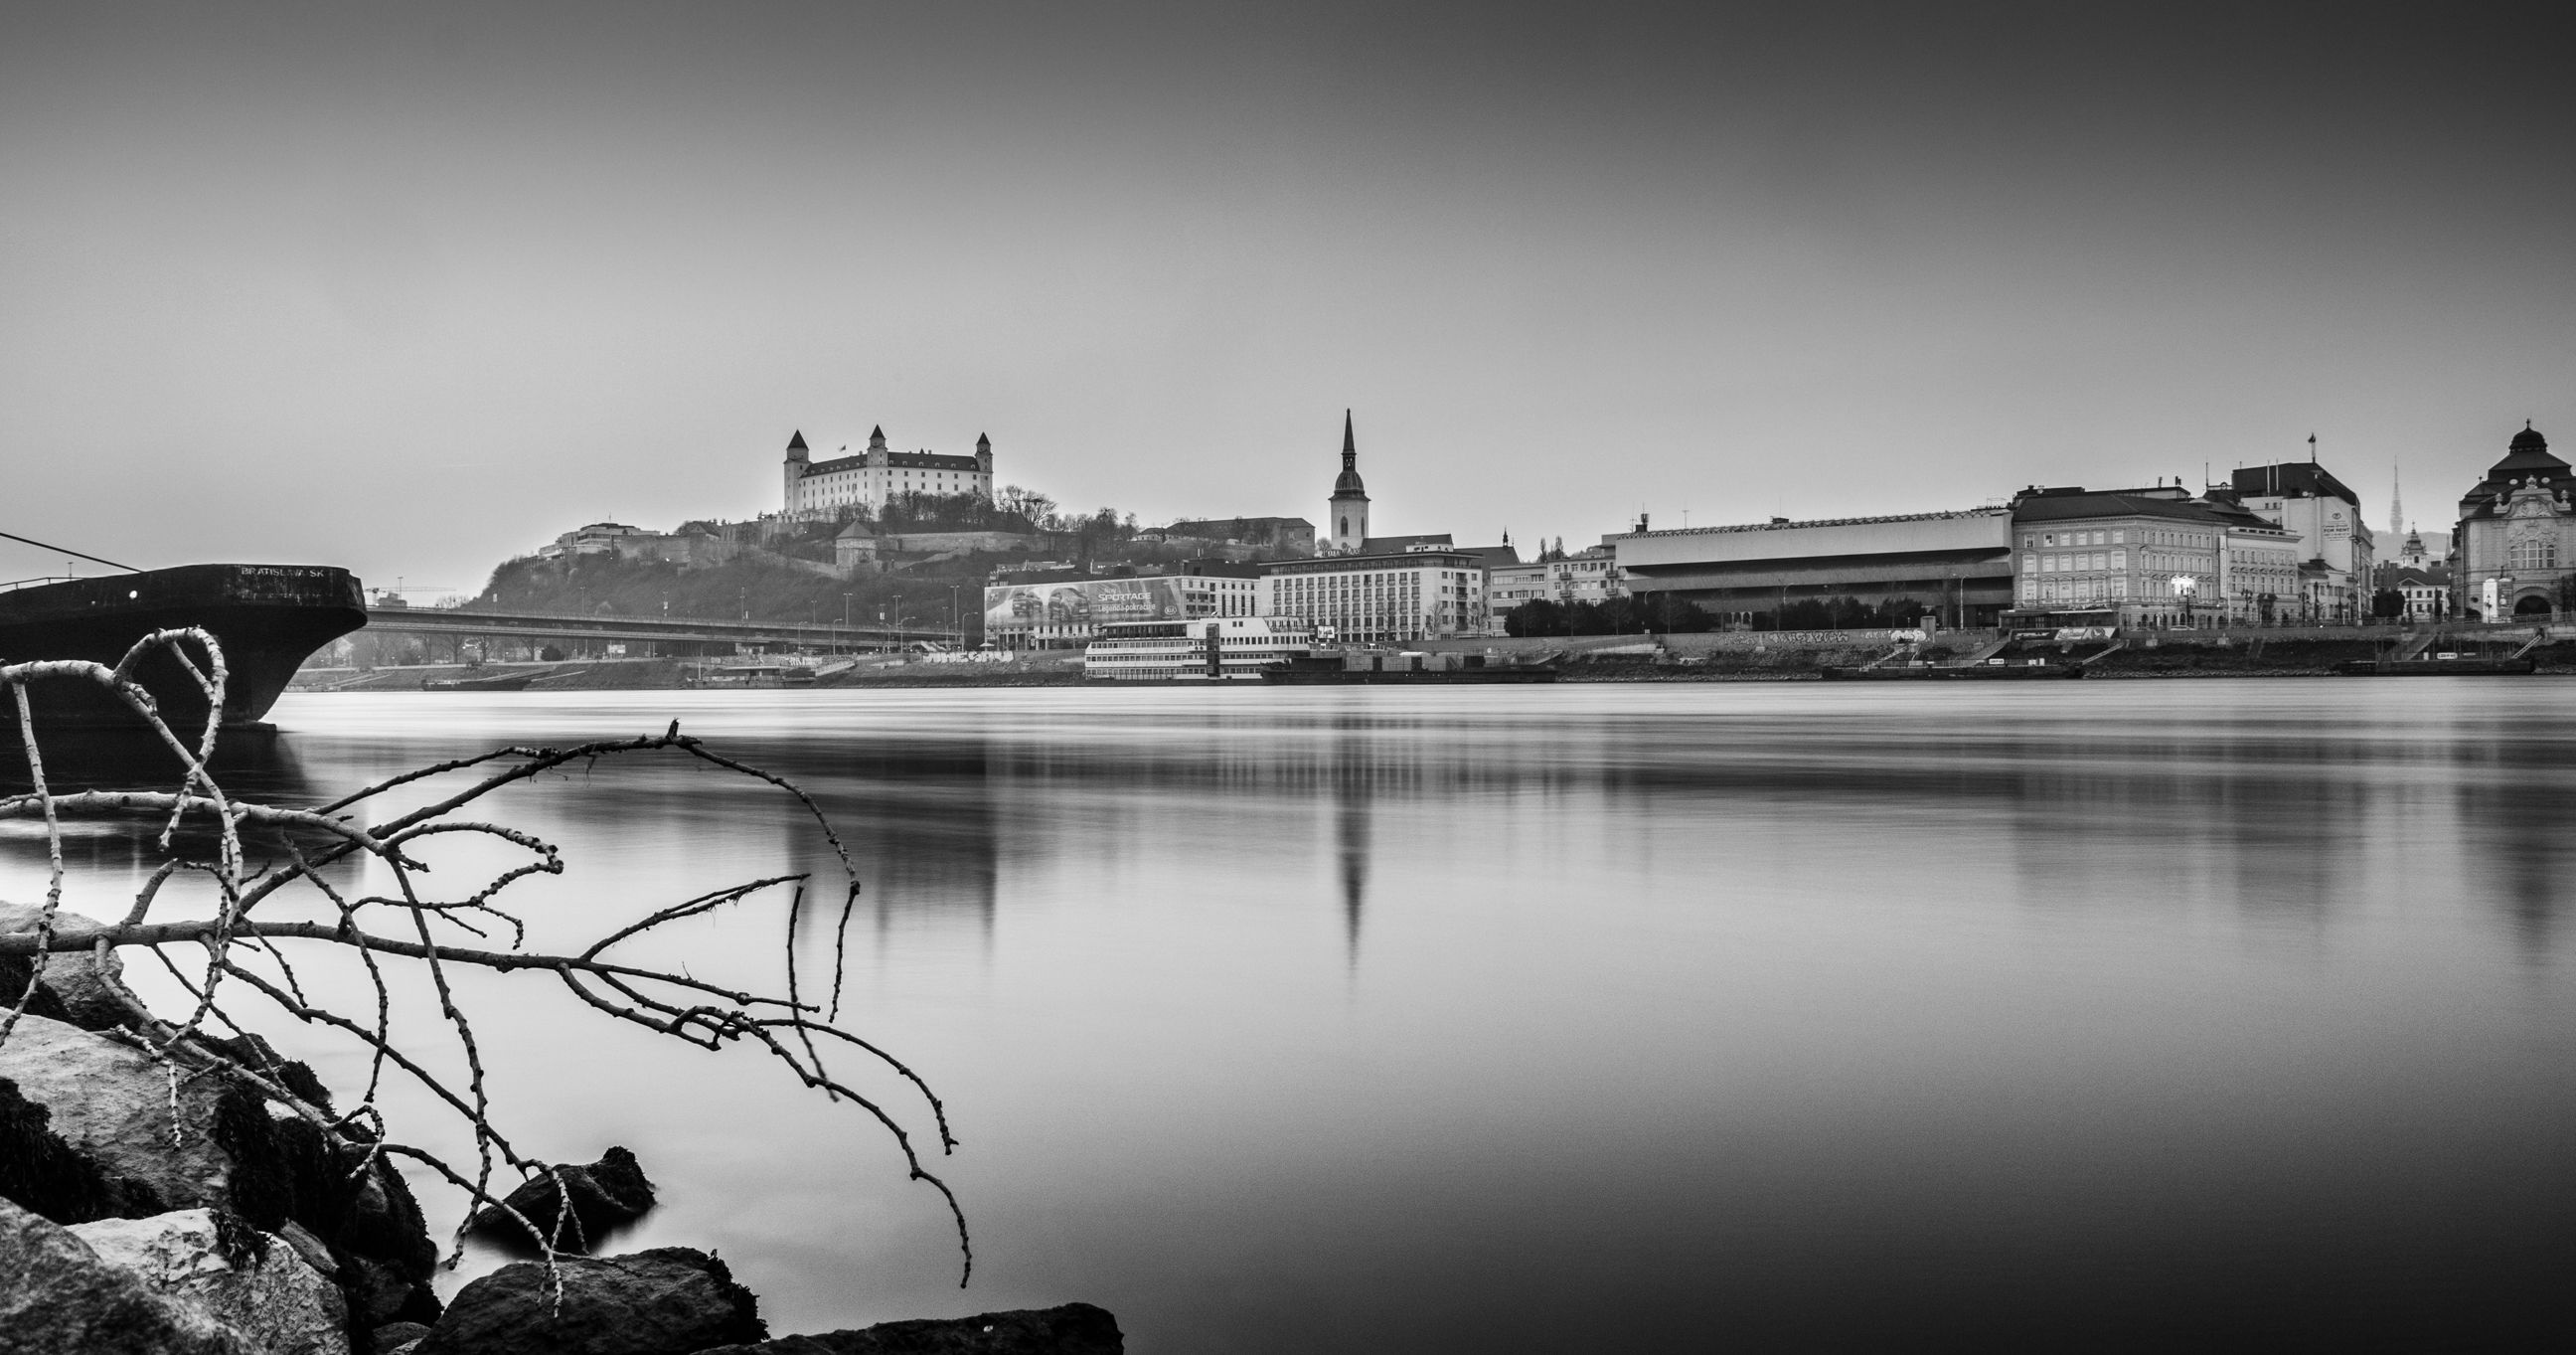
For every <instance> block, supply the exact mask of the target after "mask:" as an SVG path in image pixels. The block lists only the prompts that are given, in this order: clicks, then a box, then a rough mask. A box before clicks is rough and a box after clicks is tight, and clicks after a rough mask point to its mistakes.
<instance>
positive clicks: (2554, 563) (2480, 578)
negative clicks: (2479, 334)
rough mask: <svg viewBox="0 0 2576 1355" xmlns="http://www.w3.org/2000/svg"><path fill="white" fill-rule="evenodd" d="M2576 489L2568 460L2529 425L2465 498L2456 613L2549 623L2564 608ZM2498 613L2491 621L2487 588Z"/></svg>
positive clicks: (2575, 533)
mask: <svg viewBox="0 0 2576 1355" xmlns="http://www.w3.org/2000/svg"><path fill="white" fill-rule="evenodd" d="M2570 489H2576V476H2571V474H2570V472H2569V470H2568V468H2567V463H2566V462H2564V461H2561V460H2559V459H2558V458H2557V457H2555V456H2552V455H2550V453H2549V440H2548V439H2547V438H2544V437H2542V436H2541V435H2540V434H2539V432H2538V431H2536V430H2534V429H2533V428H2532V427H2531V425H2530V424H2528V423H2526V424H2524V425H2523V428H2522V431H2521V432H2519V433H2516V434H2514V435H2513V441H2512V442H2511V443H2509V444H2507V445H2506V448H2505V455H2504V459H2503V460H2502V461H2498V462H2497V463H2495V464H2494V465H2493V466H2490V467H2488V468H2487V474H2486V478H2485V479H2483V480H2480V481H2479V482H2478V483H2477V487H2476V488H2474V489H2471V490H2470V491H2469V492H2468V493H2467V494H2464V495H2462V496H2461V497H2460V526H2459V531H2458V532H2457V533H2456V534H2455V535H2454V536H2453V538H2452V540H2453V542H2454V543H2455V544H2454V549H2455V550H2456V551H2457V552H2458V557H2457V560H2458V563H2457V567H2456V568H2454V569H2453V570H2452V571H2451V576H2452V577H2451V587H2452V590H2453V591H2452V602H2453V604H2454V605H2453V615H2456V616H2472V615H2474V616H2478V617H2481V618H2483V619H2486V620H2504V619H2506V618H2508V617H2516V616H2524V617H2528V616H2538V617H2542V618H2544V619H2545V618H2547V617H2548V615H2549V614H2550V613H2551V612H2554V611H2559V610H2562V609H2565V608H2566V607H2567V604H2568V602H2569V600H2570V598H2569V594H2570V592H2571V591H2576V590H2571V589H2570V588H2569V586H2568V581H2569V578H2570V576H2571V575H2576V504H2571V503H2570V502H2569V499H2568V491H2569V490H2570ZM2490 582H2492V583H2493V584H2494V585H2495V587H2494V608H2495V613H2496V614H2495V615H2494V616H2487V609H2488V584H2489V583H2490Z"/></svg>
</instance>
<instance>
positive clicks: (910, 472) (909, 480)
mask: <svg viewBox="0 0 2576 1355" xmlns="http://www.w3.org/2000/svg"><path fill="white" fill-rule="evenodd" d="M842 450H843V451H848V450H849V449H848V448H846V447H845V448H843V449H842ZM785 478H786V486H785V487H786V500H785V503H784V505H783V509H782V511H783V512H785V514H786V515H787V516H789V517H829V516H832V515H834V514H837V513H839V512H841V511H843V510H844V509H846V508H849V507H851V506H853V505H855V506H859V507H864V508H866V509H867V510H868V511H869V512H871V513H874V512H876V511H878V510H879V509H882V508H884V507H885V506H886V505H887V504H888V503H891V502H893V501H895V500H897V499H900V498H902V497H903V496H904V495H906V494H921V495H929V496H944V495H953V494H972V495H975V496H977V497H978V498H981V499H983V500H985V501H986V502H988V503H989V502H991V501H992V498H993V440H992V439H991V438H988V437H985V436H983V435H981V434H978V435H976V438H975V454H974V455H973V456H943V455H941V454H939V453H937V452H895V451H888V450H887V449H886V437H885V429H884V428H883V427H879V428H877V429H875V430H874V431H872V432H870V433H869V434H868V449H867V450H866V451H865V452H863V453H860V454H859V455H857V456H839V457H834V458H833V459H831V460H829V461H816V460H814V459H813V458H812V456H811V455H810V454H809V453H808V451H807V448H806V446H805V434H804V433H803V432H802V431H801V430H800V431H799V432H798V433H797V434H796V436H794V437H793V438H790V439H788V442H787V463H786V467H785Z"/></svg>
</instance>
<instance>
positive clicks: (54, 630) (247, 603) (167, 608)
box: [0, 564, 367, 729]
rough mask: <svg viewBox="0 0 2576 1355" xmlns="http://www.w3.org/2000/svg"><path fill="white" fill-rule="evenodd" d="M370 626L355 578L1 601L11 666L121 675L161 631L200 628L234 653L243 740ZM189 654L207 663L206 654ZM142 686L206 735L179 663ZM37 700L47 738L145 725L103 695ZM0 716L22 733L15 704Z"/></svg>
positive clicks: (145, 574) (287, 577)
mask: <svg viewBox="0 0 2576 1355" xmlns="http://www.w3.org/2000/svg"><path fill="white" fill-rule="evenodd" d="M365 624H367V611H366V599H365V595H364V594H363V593H362V592H361V591H360V589H359V586H358V580H357V578H356V577H355V576H354V575H352V574H350V573H349V571H347V570H345V569H335V568H332V567H330V566H327V565H234V564H225V565H182V566H179V567H178V568H175V569H151V570H143V571H140V572H137V573H133V574H120V575H110V576H105V577H101V578H96V579H76V580H73V581H71V582H69V583H58V584H49V585H46V586H43V587H39V588H22V589H19V590H17V591H15V592H9V593H0V662H7V663H24V662H29V661H33V660H43V659H87V660H89V661H91V662H93V663H101V664H108V665H114V664H115V663H116V662H117V661H118V660H119V659H122V658H124V657H125V654H126V651H127V650H129V649H131V648H133V646H134V642H135V641H137V640H140V639H142V638H143V637H144V636H146V635H149V634H151V633H152V632H154V631H156V630H176V629H181V628H184V627H191V626H193V627H195V628H197V629H199V630H203V631H205V632H207V633H209V634H211V635H213V636H214V637H215V641H216V643H218V644H220V645H222V646H223V651H224V666H225V670H226V680H225V685H224V707H223V710H222V712H221V719H222V722H223V724H224V725H225V726H227V727H235V728H238V727H242V726H248V725H256V724H258V723H259V721H260V720H261V719H262V718H263V717H264V716H266V715H267V714H268V710H269V707H271V706H273V705H275V704H276V703H277V697H278V694H279V693H280V692H283V691H285V690H286V684H287V682H288V681H289V680H291V679H292V678H293V677H294V676H295V670H296V668H297V667H298V666H300V665H301V664H302V663H303V662H304V660H305V659H306V658H307V657H308V656H310V655H311V654H312V653H313V651H315V650H317V649H320V648H321V647H322V646H324V645H326V644H329V643H330V642H331V641H333V640H336V639H338V638H339V637H341V636H343V635H346V634H348V633H350V632H351V631H354V630H356V629H358V628H359V627H361V626H364V625H365ZM188 648H189V649H190V651H191V653H192V656H193V657H195V658H196V659H197V661H198V662H199V663H200V664H203V663H204V662H205V655H204V654H203V653H202V651H200V650H199V649H198V647H197V646H195V645H189V646H188ZM134 678H135V680H136V681H137V682H139V683H141V684H142V686H143V689H144V690H145V691H147V692H149V693H151V694H152V698H153V700H154V702H156V703H157V704H158V705H159V707H160V710H161V713H162V718H163V719H164V720H166V721H168V722H169V724H170V725H171V726H172V727H173V728H174V729H203V728H204V727H205V723H206V717H207V714H208V711H207V702H206V697H205V694H204V692H202V691H201V690H199V689H198V687H197V685H196V683H195V682H194V681H193V680H191V679H190V678H189V677H188V675H187V673H186V671H185V670H184V669H183V668H181V666H180V664H179V660H178V659H177V657H176V656H174V655H172V654H170V653H168V652H166V651H165V652H161V653H155V654H152V655H149V656H147V657H146V658H145V659H143V660H142V662H141V663H140V664H138V665H137V668H136V671H135V673H134ZM27 698H28V702H29V704H30V706H31V707H32V709H33V710H34V713H35V717H36V723H37V725H38V726H39V727H40V728H49V727H84V726H102V725H111V726H112V725H133V724H136V723H137V720H136V718H135V715H134V713H133V712H132V711H131V710H129V709H128V708H127V707H126V706H125V703H124V702H122V701H121V700H119V699H117V697H116V695H115V694H114V693H112V692H110V691H108V690H107V689H106V688H105V687H102V686H99V685H98V684H95V683H88V682H81V681H78V680H75V679H68V678H56V679H52V680H48V681H44V682H36V683H30V684H29V685H28V688H27ZM0 706H5V709H0V721H5V723H6V725H7V726H9V727H12V728H14V727H15V726H16V724H17V712H16V708H15V705H14V703H0Z"/></svg>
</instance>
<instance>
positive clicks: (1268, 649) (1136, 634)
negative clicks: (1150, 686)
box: [1082, 616, 1315, 682]
mask: <svg viewBox="0 0 2576 1355" xmlns="http://www.w3.org/2000/svg"><path fill="white" fill-rule="evenodd" d="M1314 645H1315V626H1314V623H1313V622H1311V621H1307V620H1305V619H1304V618H1302V617H1294V616H1210V617H1201V618H1199V619H1198V620H1195V621H1111V622H1107V623H1105V624H1103V625H1102V626H1101V627H1100V629H1099V631H1098V632H1097V633H1096V634H1095V635H1094V636H1093V638H1092V641H1091V643H1090V645H1089V646H1087V647H1086V648H1085V649H1084V650H1083V651H1082V675H1083V676H1084V677H1086V678H1093V679H1101V680H1107V681H1112V682H1222V681H1252V682H1258V681H1260V680H1261V674H1262V672H1263V671H1264V670H1265V669H1268V668H1271V667H1273V666H1276V665H1278V664H1282V663H1286V662H1288V661H1289V660H1291V659H1297V658H1303V657H1304V656H1305V655H1306V653H1307V652H1308V651H1309V650H1311V649H1313V648H1314Z"/></svg>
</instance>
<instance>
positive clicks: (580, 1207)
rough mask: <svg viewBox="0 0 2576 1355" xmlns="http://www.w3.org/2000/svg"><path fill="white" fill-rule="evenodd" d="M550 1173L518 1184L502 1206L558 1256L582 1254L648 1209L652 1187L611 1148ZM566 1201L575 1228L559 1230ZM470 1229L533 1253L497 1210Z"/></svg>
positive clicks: (629, 1157)
mask: <svg viewBox="0 0 2576 1355" xmlns="http://www.w3.org/2000/svg"><path fill="white" fill-rule="evenodd" d="M554 1170H555V1175H546V1174H539V1175H537V1176H534V1177H531V1178H530V1179H528V1180H526V1181H523V1182H521V1183H520V1185H519V1188H518V1189H517V1190H514V1191H511V1192H510V1193H509V1194H508V1195H505V1196H503V1197H502V1201H503V1202H504V1203H506V1204H508V1205H509V1206H510V1207H511V1208H512V1209H515V1210H517V1211H519V1213H520V1214H521V1215H522V1216H524V1217H525V1218H526V1219H527V1220H528V1222H529V1223H532V1224H535V1225H536V1226H537V1229H538V1231H539V1232H540V1233H541V1234H543V1235H544V1236H546V1237H547V1238H549V1239H552V1240H553V1242H554V1246H555V1249H556V1250H557V1251H564V1252H571V1253H574V1254H576V1255H579V1254H583V1253H587V1252H589V1251H591V1250H593V1249H594V1248H595V1247H596V1246H597V1244H598V1242H599V1240H600V1239H601V1238H602V1237H604V1236H605V1235H606V1234H607V1233H608V1231H609V1230H610V1229H613V1228H617V1227H620V1226H622V1225H625V1224H629V1223H633V1222H634V1221H635V1220H637V1219H640V1218H642V1217H644V1211H646V1210H648V1209H651V1208H652V1207H653V1183H652V1182H651V1181H649V1180H647V1179H645V1176H644V1168H643V1165H642V1164H640V1163H638V1162H637V1161H636V1160H635V1155H634V1154H633V1153H630V1152H628V1151H626V1150H625V1149H623V1148H615V1147H612V1148H610V1149H609V1150H608V1151H607V1152H605V1153H602V1154H600V1158H599V1160H598V1161H597V1162H593V1163H591V1164H590V1165H589V1166H587V1167H557V1168H555V1169H554ZM557 1175H559V1176H561V1177H562V1178H563V1183H562V1185H561V1186H560V1187H558V1186H557V1185H556V1183H555V1176H557ZM567 1196H569V1197H570V1198H571V1200H572V1217H573V1225H574V1226H571V1227H565V1228H561V1229H560V1230H558V1228H557V1220H558V1219H559V1218H560V1217H561V1216H562V1213H563V1202H564V1199H565V1198H566V1197H567ZM472 1227H473V1228H474V1230H475V1231H476V1232H479V1233H483V1234H485V1235H487V1236H489V1237H490V1238H491V1239H492V1240H493V1241H496V1242H500V1243H503V1244H504V1245H517V1246H529V1247H533V1246H534V1245H535V1243H536V1239H535V1238H531V1237H529V1236H528V1230H527V1229H526V1228H525V1227H524V1226H522V1225H521V1224H520V1223H519V1221H518V1220H517V1219H514V1218H511V1217H510V1216H509V1215H508V1214H505V1213H503V1212H501V1211H500V1210H498V1209H485V1210H483V1211H481V1212H480V1213H477V1214H476V1215H475V1216H474V1221H473V1224H472ZM558 1232H559V1235H558Z"/></svg>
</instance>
